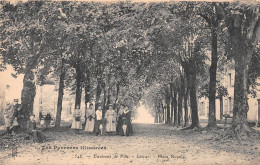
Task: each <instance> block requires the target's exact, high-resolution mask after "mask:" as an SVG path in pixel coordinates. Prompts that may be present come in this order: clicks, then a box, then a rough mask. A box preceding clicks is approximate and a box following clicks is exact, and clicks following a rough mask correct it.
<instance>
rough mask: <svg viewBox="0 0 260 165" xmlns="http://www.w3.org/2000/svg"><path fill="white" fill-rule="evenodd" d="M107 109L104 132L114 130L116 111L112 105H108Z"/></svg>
mask: <svg viewBox="0 0 260 165" xmlns="http://www.w3.org/2000/svg"><path fill="white" fill-rule="evenodd" d="M108 107H109V108H108V110H107V112H106V114H105V119H106V132H108V133H113V132H116V112H115V110H114V109H113V105H112V104H109V105H108Z"/></svg>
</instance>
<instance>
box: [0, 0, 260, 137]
mask: <svg viewBox="0 0 260 165" xmlns="http://www.w3.org/2000/svg"><path fill="white" fill-rule="evenodd" d="M0 17H1V20H2V25H1V31H2V35H1V55H2V56H3V59H4V60H3V62H4V63H7V64H11V65H12V66H14V68H15V69H16V71H17V73H23V74H24V84H23V85H24V87H23V91H22V97H21V98H22V99H21V100H22V104H23V109H24V113H25V116H26V117H27V119H28V116H29V114H30V113H32V111H33V101H34V96H35V85H36V84H37V83H38V84H39V85H44V84H46V83H50V82H51V81H52V80H53V79H58V81H59V95H58V105H57V109H58V111H57V115H56V117H57V119H56V121H57V122H56V126H57V127H59V125H60V119H61V111H62V98H63V90H64V88H65V87H66V88H69V89H70V90H71V91H72V92H74V93H75V96H76V98H75V106H77V105H79V106H80V101H81V97H82V91H84V94H85V103H87V102H90V101H91V100H93V99H95V101H96V103H97V102H100V101H101V100H102V102H103V104H104V107H105V106H106V105H107V104H109V103H117V102H118V101H120V100H122V99H124V98H127V100H126V102H128V104H129V105H136V106H137V105H138V103H139V100H140V99H141V96H144V97H143V98H144V99H145V102H146V103H147V104H148V105H150V107H160V106H161V103H162V100H164V101H165V104H166V109H167V121H169V122H170V121H171V120H172V121H173V122H174V124H175V125H177V124H180V123H181V116H182V113H183V112H182V106H184V109H185V110H184V113H185V126H187V125H188V122H187V121H188V104H187V103H188V99H189V102H190V107H191V112H192V113H191V118H192V124H191V126H190V127H188V128H194V127H199V120H198V108H197V107H198V106H197V96H198V95H199V94H198V92H197V90H198V89H200V91H201V92H200V93H201V95H203V94H204V95H207V96H208V97H209V101H210V104H209V109H210V112H209V114H210V115H209V125H208V127H209V128H215V127H216V113H215V111H216V110H215V96H216V90H217V89H219V90H218V94H219V96H220V95H221V96H223V95H225V90H224V89H223V87H221V86H217V84H218V83H217V82H218V81H217V69H220V70H221V68H222V67H223V66H222V64H223V63H225V61H226V59H227V58H230V57H231V58H233V59H234V60H235V70H236V80H235V100H234V101H235V103H234V116H235V118H234V128H235V129H234V130H239V133H246V132H247V131H248V130H249V129H247V128H248V125H247V122H246V115H245V112H246V105H247V103H246V101H247V99H246V98H247V93H248V86H249V85H251V84H254V83H253V82H254V80H255V78H256V76H255V77H253V78H251V79H250V80H252V81H250V83H248V82H249V81H247V80H248V70H249V69H248V68H249V66H250V65H249V64H250V62H251V59H252V55H253V54H254V53H255V54H256V57H257V56H258V54H257V53H256V52H257V51H255V50H256V49H255V48H256V45H257V43H258V40H259V24H260V20H259V4H240V3H193V2H179V3H130V2H121V3H94V2H42V1H37V2H26V3H17V4H10V3H8V2H2V4H1V11H0ZM241 59H242V60H241ZM219 63H220V64H221V65H220V66H218V64H219ZM251 70H252V71H255V70H256V69H251ZM254 75H255V74H254ZM208 77H209V80H208V79H207V78H208ZM251 77H252V76H251ZM207 88H208V89H207ZM205 89H206V90H205ZM202 91H205V92H204V93H203V92H202ZM143 94H144V95H143ZM101 96H102V98H101ZM165 96H166V97H165ZM170 104H171V106H170ZM154 110H156V108H154ZM170 111H171V112H172V113H170ZM170 114H171V116H170ZM238 128H239V129H238Z"/></svg>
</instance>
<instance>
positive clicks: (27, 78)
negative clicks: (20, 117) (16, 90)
mask: <svg viewBox="0 0 260 165" xmlns="http://www.w3.org/2000/svg"><path fill="white" fill-rule="evenodd" d="M35 95H36V86H35V76H34V72H33V68H32V69H29V68H27V71H26V72H25V74H24V78H23V90H22V97H21V102H22V107H23V114H24V117H25V118H24V119H25V121H24V122H23V124H24V123H25V122H26V121H28V120H29V117H30V115H31V114H33V103H34V97H35ZM23 126H25V125H23Z"/></svg>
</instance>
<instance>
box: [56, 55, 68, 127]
mask: <svg viewBox="0 0 260 165" xmlns="http://www.w3.org/2000/svg"><path fill="white" fill-rule="evenodd" d="M61 62H62V63H61V73H60V81H59V93H58V104H57V113H56V121H55V128H59V127H60V121H61V111H62V100H63V94H64V92H63V90H64V79H65V75H66V73H65V71H64V61H63V59H62V61H61Z"/></svg>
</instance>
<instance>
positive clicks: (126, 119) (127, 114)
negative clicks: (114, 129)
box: [121, 106, 133, 136]
mask: <svg viewBox="0 0 260 165" xmlns="http://www.w3.org/2000/svg"><path fill="white" fill-rule="evenodd" d="M122 122H123V124H126V125H127V128H126V136H128V135H132V134H133V130H132V123H131V111H130V110H129V109H128V107H127V106H126V107H125V108H124V111H123V113H122ZM121 135H124V132H123V129H121Z"/></svg>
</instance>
